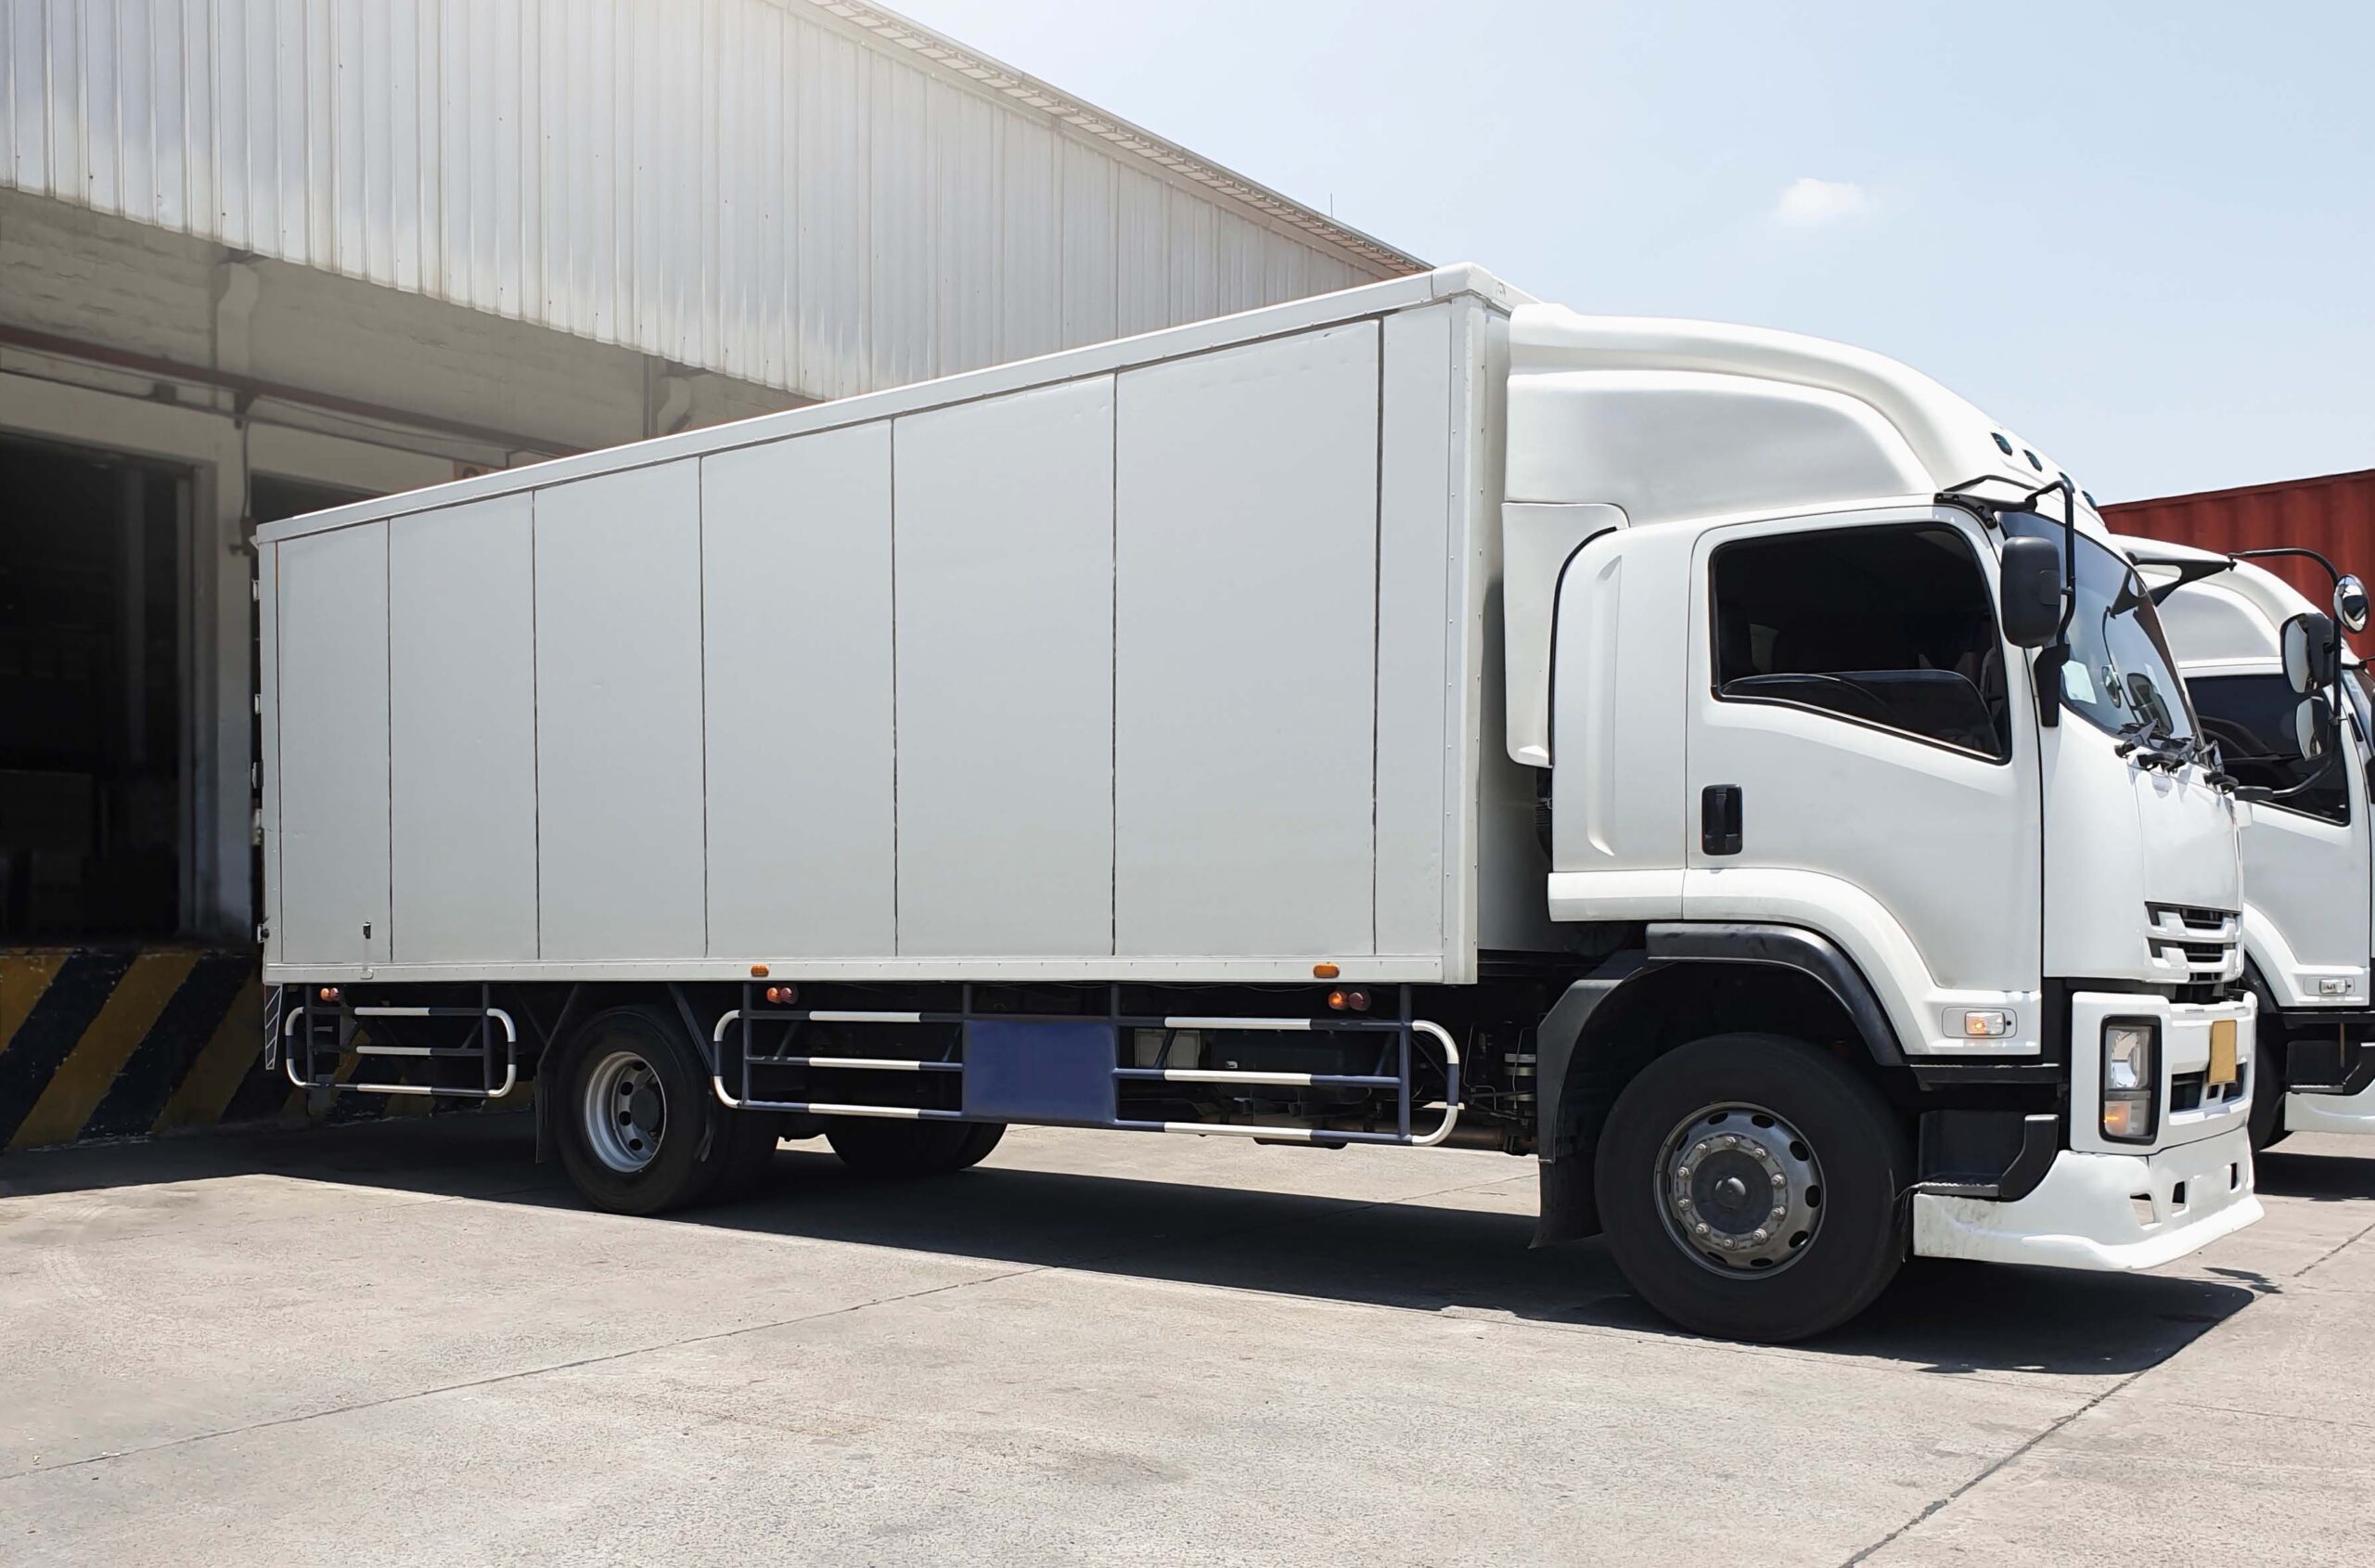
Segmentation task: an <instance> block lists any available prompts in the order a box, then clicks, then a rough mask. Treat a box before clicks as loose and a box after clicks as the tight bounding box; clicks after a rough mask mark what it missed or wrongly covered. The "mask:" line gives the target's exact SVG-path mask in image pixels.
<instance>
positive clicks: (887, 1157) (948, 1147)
mask: <svg viewBox="0 0 2375 1568" xmlns="http://www.w3.org/2000/svg"><path fill="white" fill-rule="evenodd" d="M1005 1136H1006V1124H1005V1123H1004V1122H901V1121H892V1120H890V1119H888V1118H885V1117H879V1116H830V1117H828V1118H826V1121H825V1141H826V1142H828V1143H829V1144H831V1145H832V1146H833V1152H834V1153H836V1154H838V1155H840V1156H841V1163H843V1164H844V1165H847V1166H848V1167H849V1168H850V1169H852V1170H854V1171H855V1172H856V1173H857V1174H858V1175H860V1176H878V1177H887V1178H905V1177H911V1176H946V1175H948V1174H949V1173H950V1172H952V1171H961V1170H963V1169H965V1167H967V1166H968V1165H977V1164H979V1163H981V1162H982V1160H983V1159H984V1158H986V1157H987V1156H988V1154H989V1152H990V1150H993V1149H995V1148H996V1147H997V1146H998V1139H1000V1138H1001V1137H1005Z"/></svg>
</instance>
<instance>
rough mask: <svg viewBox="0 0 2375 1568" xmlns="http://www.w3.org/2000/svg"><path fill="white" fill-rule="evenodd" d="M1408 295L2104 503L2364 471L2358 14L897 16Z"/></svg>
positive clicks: (1515, 7) (971, 11)
mask: <svg viewBox="0 0 2375 1568" xmlns="http://www.w3.org/2000/svg"><path fill="white" fill-rule="evenodd" d="M892 3H893V4H894V6H897V7H898V8H899V9H901V10H903V11H905V13H906V14H907V15H909V16H912V17H914V18H915V19H917V20H918V21H921V22H923V23H924V24H926V25H927V26H930V27H933V28H936V29H938V30H939V31H941V32H946V33H948V34H950V35H951V36H953V37H956V38H957V39H960V40H962V41H964V42H965V43H967V44H969V45H972V46H974V47H976V48H980V49H982V50H983V51H985V52H987V53H989V54H991V55H994V56H995V57H997V58H1001V59H1004V60H1006V61H1007V62H1008V63H1009V64H1012V65H1015V66H1017V67H1020V68H1021V69H1022V70H1024V71H1029V72H1031V73H1033V74H1034V75H1037V76H1042V77H1045V78H1046V79H1047V80H1049V81H1051V82H1054V83H1056V84H1059V85H1060V86H1062V87H1063V88H1064V89H1065V90H1067V91H1069V92H1072V93H1074V94H1077V95H1079V96H1083V97H1085V98H1087V99H1089V100H1090V101H1092V102H1094V103H1097V104H1099V105H1101V106H1103V107H1104V108H1106V109H1110V110H1112V111H1113V112H1115V113H1117V114H1120V115H1122V116H1123V117H1124V118H1126V119H1129V120H1133V121H1136V122H1138V123H1140V124H1142V125H1144V126H1146V127H1147V128H1149V130H1153V131H1156V132H1159V133H1161V134H1162V135H1166V136H1168V137H1170V138H1172V139H1173V140H1175V141H1178V142H1181V143H1183V144H1185V145H1186V146H1188V147H1191V148H1195V149H1196V150H1197V151H1198V152H1200V153H1202V154H1203V155H1205V156H1206V157H1209V158H1213V159H1215V160H1217V161H1220V162H1223V163H1226V164H1227V165H1229V166H1231V167H1232V168H1235V169H1238V170H1239V171H1240V172H1242V173H1244V174H1249V175H1252V177H1253V178H1255V179H1258V180H1260V181H1262V182H1263V183H1265V184H1266V185H1269V186H1275V187H1276V188H1277V189H1279V190H1281V191H1283V192H1285V193H1286V194H1288V195H1290V196H1292V197H1295V198H1297V199H1300V200H1303V201H1305V202H1308V203H1310V204H1312V205H1314V206H1316V207H1321V208H1326V207H1328V206H1329V204H1330V203H1331V202H1332V203H1333V205H1334V209H1335V212H1336V213H1337V215H1338V216H1339V217H1341V218H1342V219H1343V220H1344V221H1345V222H1347V223H1350V224H1353V225H1356V226H1358V227H1361V228H1364V229H1367V231H1369V232H1370V233H1372V234H1375V235H1377V236H1378V237H1379V238H1382V239H1385V240H1388V241H1390V242H1391V243H1393V244H1395V245H1398V246H1400V247H1401V248H1403V249H1404V250H1406V251H1414V252H1416V253H1417V254H1419V255H1420V256H1423V257H1425V258H1427V259H1428V260H1430V261H1435V262H1444V261H1475V262H1481V263H1484V264H1485V265H1487V266H1489V267H1491V268H1493V269H1494V270H1495V271H1496V272H1498V273H1501V274H1502V275H1503V276H1507V277H1508V278H1509V279H1510V280H1511V281H1512V282H1514V283H1517V284H1518V285H1520V286H1521V287H1522V288H1525V289H1530V290H1532V291H1533V292H1534V293H1535V294H1537V295H1540V296H1542V297H1543V298H1546V299H1552V300H1558V301H1560V302H1563V303H1566V304H1571V305H1573V306H1575V307H1576V308H1578V309H1582V310H1591V311H1607V312H1616V313H1639V314H1649V315H1701V316H1711V317H1715V318H1719V319H1725V320H1733V321H1745V322H1753V323H1757V324H1759V325H1763V326H1770V327H1783V328H1794V329H1797V330H1800V331H1806V332H1815V333H1819V334H1821V335H1823V336H1826V337H1832V338H1839V339H1843V340H1845V341H1850V342H1855V343H1858V344H1861V345H1863V346H1865V347H1868V348H1873V349H1878V350H1880V351H1881V352H1883V353H1890V354H1894V355H1895V356H1897V357H1898V358H1901V359H1904V360H1906V361H1907V362H1909V363H1911V364H1913V365H1915V366H1919V367H1920V368H1921V369H1923V370H1926V371H1928V372H1929V373H1930V374H1932V375H1933V376H1935V377H1937V378H1938V379H1941V380H1943V381H1945V382H1946V383H1947V384H1948V385H1949V386H1952V387H1954V388H1955V389H1956V390H1957V391H1958V392H1962V393H1963V394H1964V395H1965V396H1967V397H1970V398H1971V399H1972V400H1973V401H1974V402H1976V403H1978V404H1979V405H1981V406H1982V407H1983V408H1986V409H1987V410H1988V411H1989V412H1991V413H1992V414H1994V415H1995V416H1996V417H1997V418H2000V419H2002V420H2004V421H2005V422H2006V423H2008V424H2009V425H2011V426H2013V427H2014V428H2016V429H2017V430H2019V431H2021V432H2022V434H2024V435H2025V436H2026V437H2028V438H2029V439H2030V440H2032V441H2034V442H2036V443H2039V444H2041V445H2043V446H2044V447H2046V448H2048V449H2049V450H2050V451H2052V452H2053V453H2054V455H2055V456H2057V457H2059V458H2060V460H2061V461H2062V462H2064V463H2065V464H2067V465H2068V466H2069V467H2070V469H2071V471H2072V472H2073V474H2074V475H2075V476H2076V477H2077V478H2078V479H2079V480H2080V481H2081V482H2083V483H2085V484H2086V485H2087V486H2088V487H2089V488H2091V489H2092V490H2093V491H2094V492H2095V494H2096V495H2099V496H2100V497H2101V498H2102V499H2104V500H2106V501H2109V500H2113V499H2127V498H2133V497H2137V496H2142V495H2169V494H2174V493H2177V492H2181V491H2189V490H2202V489H2210V488H2215V487H2218V486H2223V485H2229V484H2249V483H2256V482H2262V481H2266V480H2275V479H2286V478H2292V477H2297V476H2301V475H2305V474H2313V473H2326V472H2332V471H2335V470H2338V469H2365V468H2375V89H2371V88H2370V86H2369V76H2368V71H2369V61H2370V60H2375V4H2367V3H2364V0H2347V3H2345V0H2327V3H2321V4H2306V3H2303V4H2285V3H2280V0H2269V3H2266V4H2245V3H2241V0H2233V3H2229V4H2226V5H2208V4H2183V3H2163V4H2153V5H2145V4H2140V3H2139V4H2132V5H2114V4H2112V3H2110V0H2102V3H2099V4H2098V3H2087V0H2065V3H2063V4H2060V5H2027V4H2000V3H1999V4H1991V5H1987V6H1949V5H1944V4H1926V3H1920V0H1900V3H1898V4H1893V5H1880V4H1873V5H1861V6H1848V5H1821V4H1817V3H1814V0H1804V3H1801V4H1791V5H1784V4H1779V3H1765V4H1757V3H1753V0H1662V3H1650V0H1641V3H1637V4H1626V5H1611V4H1592V3H1573V4H1565V5H1553V4H1533V3H1520V0H1506V3H1493V0H1484V3H1477V4H1470V5H1466V6H1457V5H1455V6H1446V5H1443V4H1440V3H1438V4H1427V5H1415V4H1406V3H1404V0H1373V3H1368V4H1358V3H1354V0H1268V3H1255V0H1202V3H1200V4H1198V5H1194V6H1157V5H1148V4H1140V3H1136V0H1108V3H1106V4H1102V5H1098V4H1084V3H1076V0H892Z"/></svg>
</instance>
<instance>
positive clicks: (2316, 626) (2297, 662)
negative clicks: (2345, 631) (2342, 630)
mask: <svg viewBox="0 0 2375 1568" xmlns="http://www.w3.org/2000/svg"><path fill="white" fill-rule="evenodd" d="M2280 640H2281V642H2282V643H2283V647H2284V680H2285V684H2286V685H2288V686H2290V687H2292V691H2293V695H2295V696H2297V697H2306V696H2308V695H2309V694H2310V693H2311V692H2313V691H2323V690H2324V689H2325V688H2328V687H2330V686H2331V685H2333V684H2334V682H2335V681H2336V680H2337V679H2339V678H2340V677H2341V675H2342V667H2341V666H2342V652H2341V649H2340V647H2339V639H2338V638H2337V637H2336V636H2335V635H2334V623H2332V622H2331V621H2329V620H2327V619H2326V618H2325V617H2324V616H2322V615H2320V614H2318V613H2317V611H2316V610H2303V611H2302V612H2301V613H2300V614H2298V615H2295V616H2294V617H2292V619H2291V620H2290V621H2287V622H2286V623H2284V627H2283V630H2282V632H2281V634H2280Z"/></svg>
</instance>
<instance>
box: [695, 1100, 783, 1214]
mask: <svg viewBox="0 0 2375 1568" xmlns="http://www.w3.org/2000/svg"><path fill="white" fill-rule="evenodd" d="M718 1109H719V1110H720V1111H723V1112H725V1125H724V1126H723V1127H721V1128H720V1129H719V1133H718V1136H719V1137H721V1138H723V1139H724V1140H725V1169H724V1170H722V1171H720V1172H719V1173H718V1176H717V1187H716V1189H715V1190H714V1191H712V1192H711V1194H710V1198H711V1200H712V1202H719V1203H731V1202H734V1201H735V1200H737V1199H739V1198H748V1197H750V1196H751V1194H752V1193H754V1192H756V1191H758V1190H759V1189H761V1188H763V1187H764V1186H765V1185H766V1183H767V1178H768V1177H769V1176H772V1175H774V1174H775V1168H776V1146H777V1145H778V1144H780V1143H781V1142H782V1141H783V1122H784V1118H783V1114H782V1112H776V1111H726V1110H725V1107H723V1106H720V1107H719V1108H718Z"/></svg>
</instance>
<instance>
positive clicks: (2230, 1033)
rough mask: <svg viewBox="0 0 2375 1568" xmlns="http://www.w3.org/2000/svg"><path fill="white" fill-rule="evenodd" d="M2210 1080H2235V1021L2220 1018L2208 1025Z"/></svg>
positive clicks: (2214, 1081) (2222, 1081)
mask: <svg viewBox="0 0 2375 1568" xmlns="http://www.w3.org/2000/svg"><path fill="white" fill-rule="evenodd" d="M2210 1081H2211V1082H2212V1083H2214V1084H2231V1083H2233V1082H2234V1081H2235V1021H2234V1020H2233V1019H2231V1018H2222V1019H2219V1020H2218V1021H2217V1022H2215V1023H2213V1024H2212V1025H2211V1026H2210Z"/></svg>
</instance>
